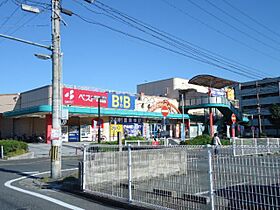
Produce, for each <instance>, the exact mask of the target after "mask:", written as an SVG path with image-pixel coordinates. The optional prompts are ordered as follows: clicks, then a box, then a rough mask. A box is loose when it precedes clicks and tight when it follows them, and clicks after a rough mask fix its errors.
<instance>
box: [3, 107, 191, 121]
mask: <svg viewBox="0 0 280 210" xmlns="http://www.w3.org/2000/svg"><path fill="white" fill-rule="evenodd" d="M64 108H66V109H68V110H69V114H74V115H94V116H97V115H98V108H89V107H75V106H71V107H64ZM51 110H52V108H51V106H50V105H40V106H35V107H31V108H25V109H20V110H14V111H9V112H5V113H4V117H20V116H26V115H30V114H31V115H32V114H36V115H40V114H42V115H43V114H48V113H51ZM100 112H101V115H102V116H114V117H139V118H154V119H161V118H163V116H162V114H161V113H160V112H143V111H134V110H122V109H107V108H101V110H100ZM182 117H183V115H182V114H173V113H172V114H171V113H170V114H169V115H168V116H167V118H169V119H182ZM184 118H185V119H189V115H188V114H184Z"/></svg>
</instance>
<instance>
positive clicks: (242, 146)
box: [239, 138, 244, 156]
mask: <svg viewBox="0 0 280 210" xmlns="http://www.w3.org/2000/svg"><path fill="white" fill-rule="evenodd" d="M239 140H240V142H241V155H242V156H243V155H244V139H243V138H241V139H239Z"/></svg>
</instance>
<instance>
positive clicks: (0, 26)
mask: <svg viewBox="0 0 280 210" xmlns="http://www.w3.org/2000/svg"><path fill="white" fill-rule="evenodd" d="M18 9H19V7H16V8H15V9H14V10H13V12H12V13H11V14H10V16H9V17H8V18H7V19H6V20H5V21H4V22H3V23H2V24H1V25H0V29H1V28H3V26H4V25H5V24H6V23H7V22H8V21H9V20H10V19H11V18H12V17H13V16H14V15H15V13H16V12H17V11H18Z"/></svg>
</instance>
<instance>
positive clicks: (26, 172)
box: [20, 171, 39, 174]
mask: <svg viewBox="0 0 280 210" xmlns="http://www.w3.org/2000/svg"><path fill="white" fill-rule="evenodd" d="M20 173H21V174H36V173H39V171H24V172H20Z"/></svg>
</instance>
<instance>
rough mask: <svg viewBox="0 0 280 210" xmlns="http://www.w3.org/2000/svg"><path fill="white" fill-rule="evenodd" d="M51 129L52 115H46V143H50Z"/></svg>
mask: <svg viewBox="0 0 280 210" xmlns="http://www.w3.org/2000/svg"><path fill="white" fill-rule="evenodd" d="M51 131H52V115H51V114H47V115H46V143H47V144H50V143H51Z"/></svg>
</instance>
